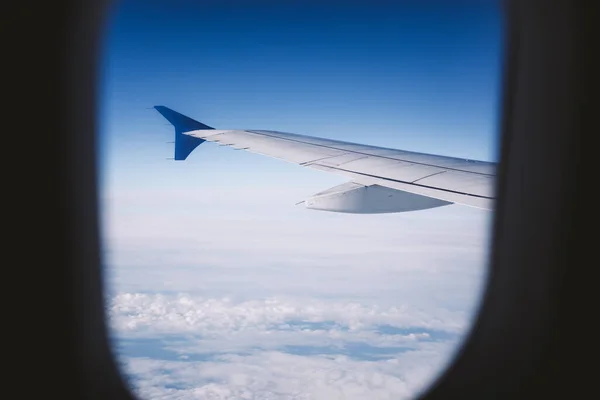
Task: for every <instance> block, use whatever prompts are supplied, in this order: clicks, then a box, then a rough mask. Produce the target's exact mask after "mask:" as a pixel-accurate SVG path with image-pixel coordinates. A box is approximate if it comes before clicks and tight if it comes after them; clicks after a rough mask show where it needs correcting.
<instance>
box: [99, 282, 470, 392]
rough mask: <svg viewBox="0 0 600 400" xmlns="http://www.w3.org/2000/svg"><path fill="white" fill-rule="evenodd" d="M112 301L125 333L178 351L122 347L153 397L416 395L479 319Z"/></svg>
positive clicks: (329, 306)
mask: <svg viewBox="0 0 600 400" xmlns="http://www.w3.org/2000/svg"><path fill="white" fill-rule="evenodd" d="M107 309H108V314H109V316H110V321H111V325H112V327H113V332H114V333H115V334H118V335H119V339H118V340H117V343H118V342H119V340H120V341H121V342H122V343H123V342H124V341H125V339H127V338H128V339H127V340H129V341H130V343H133V344H135V343H136V340H142V339H143V338H158V339H159V340H157V341H156V342H153V343H152V346H153V347H154V348H155V349H156V348H162V349H164V350H166V351H168V352H171V353H172V355H170V356H168V357H162V358H161V357H159V356H156V357H154V358H147V357H130V356H126V355H125V354H126V353H127V349H126V346H125V348H123V347H118V348H119V349H121V350H120V351H122V352H123V353H124V354H122V356H121V359H122V361H123V362H124V367H123V368H124V371H126V372H127V373H128V375H129V376H131V377H133V382H134V387H135V390H136V392H137V393H139V394H141V396H142V397H143V398H153V399H154V398H165V399H167V398H168V399H239V398H251V399H271V398H277V399H279V398H284V399H287V398H298V399H337V398H340V399H341V398H344V399H354V398H356V399H359V398H373V399H387V398H408V397H411V396H412V395H414V394H415V393H416V391H418V390H420V389H421V388H423V387H424V386H425V385H426V384H427V383H428V382H429V381H430V380H431V379H432V378H433V377H434V376H435V375H437V374H438V373H439V372H440V371H441V370H442V368H443V367H444V365H445V364H446V363H447V362H448V360H449V359H450V358H451V356H452V354H453V351H455V350H456V344H457V343H459V342H460V334H461V333H462V332H463V331H464V328H465V325H466V324H467V323H468V322H469V321H468V320H467V319H466V318H467V316H466V315H465V314H464V313H458V312H449V311H447V310H443V309H440V310H438V312H437V313H434V314H429V313H424V312H422V311H421V310H418V309H415V308H413V307H411V306H409V305H399V306H392V307H381V306H377V305H371V306H366V305H363V304H360V303H357V302H354V303H345V302H336V301H332V300H321V299H313V300H308V301H307V300H304V299H293V298H287V299H276V298H273V299H264V300H250V301H241V302H235V301H233V300H231V299H210V298H208V299H207V298H202V297H195V296H192V295H188V294H178V295H161V294H140V293H137V294H136V293H123V294H120V295H117V296H115V297H114V298H112V301H111V302H109V304H108V307H107ZM165 358H167V359H165ZM199 359H200V360H201V361H198V360H199Z"/></svg>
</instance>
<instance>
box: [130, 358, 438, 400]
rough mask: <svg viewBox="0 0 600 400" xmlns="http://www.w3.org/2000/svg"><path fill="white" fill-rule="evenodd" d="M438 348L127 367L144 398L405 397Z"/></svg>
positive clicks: (421, 382)
mask: <svg viewBox="0 0 600 400" xmlns="http://www.w3.org/2000/svg"><path fill="white" fill-rule="evenodd" d="M440 351H441V350H437V351H429V352H426V351H420V352H412V353H405V354H403V355H402V357H398V358H394V359H390V360H382V361H375V362H364V361H355V360H352V359H350V358H348V357H344V356H331V357H322V356H321V357H320V356H313V357H304V356H298V355H291V354H285V353H282V352H276V351H258V352H254V353H252V354H249V355H227V356H223V357H220V358H219V359H216V360H211V361H205V362H181V361H159V360H151V359H143V358H139V359H131V360H129V362H128V363H127V366H126V369H127V370H128V371H130V373H132V374H133V375H134V376H135V377H136V378H135V380H134V381H133V382H132V383H133V385H134V387H135V390H136V392H137V393H139V394H140V395H141V396H142V397H143V398H153V399H328V400H329V399H332V400H334V399H366V398H368V399H407V398H411V397H412V396H414V395H415V393H418V392H419V391H420V390H422V389H423V388H424V387H425V386H426V384H427V383H428V381H429V380H430V379H431V378H432V375H434V374H436V373H437V370H438V369H439V361H440V360H439V355H438V353H439V352H440Z"/></svg>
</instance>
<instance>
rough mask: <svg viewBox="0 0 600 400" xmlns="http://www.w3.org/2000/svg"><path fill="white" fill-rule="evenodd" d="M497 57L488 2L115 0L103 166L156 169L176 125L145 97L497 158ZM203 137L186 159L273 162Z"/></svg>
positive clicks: (268, 124) (241, 121) (188, 108)
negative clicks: (169, 123)
mask: <svg viewBox="0 0 600 400" xmlns="http://www.w3.org/2000/svg"><path fill="white" fill-rule="evenodd" d="M501 56H502V19H501V12H500V9H499V6H498V4H497V2H496V1H486V0H479V1H458V2H450V1H412V2H401V1H378V2H356V1H344V2H339V1H336V2H331V1H330V2H326V1H223V0H214V1H178V0H173V1H164V2H158V1H147V0H145V1H137V0H136V1H124V2H116V4H115V6H114V7H113V11H112V13H111V17H110V18H109V20H108V21H107V30H106V36H105V43H104V49H103V65H102V76H101V96H102V97H101V101H100V111H101V123H100V132H101V135H100V144H101V150H102V153H101V154H102V170H103V171H104V172H107V171H111V170H114V171H115V173H114V174H113V175H112V176H114V177H115V179H116V177H117V175H116V174H118V177H119V179H122V183H123V184H128V183H127V182H128V181H129V183H136V184H139V183H140V179H141V180H142V181H145V179H143V178H144V176H148V175H152V174H155V176H161V175H160V173H161V171H163V167H164V166H165V165H167V163H168V161H167V160H166V158H167V157H172V156H173V155H172V153H173V151H172V146H173V145H172V144H166V142H167V141H170V140H172V129H171V127H170V126H167V125H166V121H164V120H163V119H162V118H161V117H160V115H159V114H158V113H157V112H156V111H154V110H151V109H148V108H149V107H152V106H154V105H166V106H168V107H171V108H173V109H175V110H177V111H180V112H181V113H183V114H186V115H189V116H190V117H192V118H195V119H198V120H200V121H202V122H204V123H206V124H208V125H210V126H213V127H215V128H217V129H227V128H241V129H244V128H247V129H269V130H280V131H287V132H294V133H301V134H307V135H315V136H322V137H330V138H335V139H342V140H347V141H354V142H359V143H365V144H373V145H381V146H385V147H394V148H400V149H405V150H415V151H422V152H429V153H437V154H447V155H454V156H459V157H466V158H475V159H480V160H494V159H495V157H496V151H497V146H496V135H497V121H498V114H499V112H498V111H499V104H500V101H499V100H500V93H499V85H500V78H501ZM206 147H208V145H203V146H201V147H199V148H198V149H197V150H195V152H194V153H193V154H192V155H191V156H190V159H189V160H188V161H189V162H191V163H195V162H199V161H197V160H199V159H200V158H204V162H203V163H201V164H197V165H207V163H209V162H210V157H211V155H210V154H213V155H212V157H217V156H218V157H219V159H220V160H225V159H226V160H227V161H228V164H227V165H229V166H230V168H229V169H230V170H231V171H234V170H235V165H236V163H242V164H243V165H244V166H245V167H247V166H248V164H247V163H248V162H251V163H253V168H256V169H258V170H260V169H261V168H263V169H273V168H278V166H280V165H281V164H280V162H279V161H274V162H271V161H263V160H259V158H262V157H261V156H257V155H252V156H250V158H248V156H246V155H240V153H241V152H232V151H230V150H229V151H221V150H222V149H215V147H216V146H212V145H211V148H206ZM215 151H216V153H214V152H215ZM205 157H209V158H208V159H206V158H205ZM188 161H186V162H188ZM276 166H277V167H276ZM167 168H169V167H167ZM195 168H197V167H196V166H194V167H193V168H192V169H195ZM281 168H284V169H285V168H290V167H289V166H281ZM142 170H143V171H144V173H141V172H140V171H142ZM189 170H190V168H189V167H188V169H186V170H185V171H189ZM135 171H138V172H135ZM149 171H153V172H152V173H149ZM182 171H183V170H182ZM290 171H295V170H293V169H290ZM194 172H195V173H198V171H197V169H196V170H195V171H194ZM108 173H109V174H110V172H108ZM212 173H213V174H214V173H216V174H218V173H219V172H218V171H212ZM223 173H225V172H223ZM186 174H187V172H181V174H179V176H181V179H182V180H183V179H188V178H189V177H190V176H191V175H186ZM267 176H268V175H267ZM301 176H302V175H301V173H300V174H299V175H298V176H296V177H295V178H296V179H300V177H301ZM311 177H312V175H311ZM228 178H229V177H228ZM165 179H167V178H166V177H165ZM311 179H312V178H311Z"/></svg>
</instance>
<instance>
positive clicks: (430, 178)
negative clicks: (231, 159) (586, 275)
mask: <svg viewBox="0 0 600 400" xmlns="http://www.w3.org/2000/svg"><path fill="white" fill-rule="evenodd" d="M155 108H156V110H157V111H159V112H160V113H161V114H162V115H163V116H164V117H165V118H166V119H167V120H169V122H171V123H172V124H173V125H174V126H175V159H177V160H184V159H185V158H186V157H187V155H189V153H191V151H192V150H193V149H194V148H196V147H197V146H198V145H199V144H201V143H203V142H204V141H208V142H215V143H218V144H220V145H227V146H230V147H232V148H233V149H237V150H246V151H248V152H252V153H257V154H262V155H265V156H269V157H273V158H277V159H281V160H284V161H288V162H291V163H295V164H298V165H301V166H304V167H309V168H315V169H320V170H323V171H327V172H332V173H335V174H339V175H343V176H346V177H348V178H350V182H348V183H346V184H343V185H340V186H336V187H334V188H331V189H329V190H326V191H323V192H320V193H317V194H316V195H314V196H313V197H311V198H309V199H307V200H306V201H305V202H304V203H305V204H306V206H307V207H308V208H313V209H319V210H326V211H337V212H350V213H387V212H403V211H415V210H421V209H426V208H432V207H439V206H444V205H448V204H452V203H456V204H462V205H466V206H471V207H477V208H483V209H487V210H491V209H492V208H493V204H494V193H493V192H494V182H495V176H496V164H495V163H491V162H484V161H475V160H466V159H461V158H455V157H448V156H441V155H432V154H423V153H416V152H411V151H405V150H397V149H389V148H384V147H376V146H369V145H362V144H357V143H350V142H343V141H339V140H332V139H325V138H317V137H311V136H304V135H298V134H293V133H285V132H277V131H269V130H237V129H236V130H217V129H213V128H211V127H209V126H207V125H204V124H202V123H200V122H198V121H195V120H193V119H191V118H188V117H186V116H184V115H182V114H179V113H177V112H175V111H173V110H171V109H169V108H166V107H163V106H156V107H155Z"/></svg>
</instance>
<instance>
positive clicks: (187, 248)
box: [103, 187, 491, 399]
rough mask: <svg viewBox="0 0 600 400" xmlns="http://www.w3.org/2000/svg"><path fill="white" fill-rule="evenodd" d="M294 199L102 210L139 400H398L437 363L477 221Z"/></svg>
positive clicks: (125, 200)
mask: <svg viewBox="0 0 600 400" xmlns="http://www.w3.org/2000/svg"><path fill="white" fill-rule="evenodd" d="M304 189H305V188H304ZM304 189H302V188H291V187H286V189H285V190H282V191H274V190H272V189H271V191H252V190H248V189H240V190H237V189H236V190H233V189H231V188H229V189H225V188H218V187H217V188H214V190H212V191H211V193H210V194H209V195H208V198H206V197H205V196H206V195H205V194H203V193H201V192H200V191H198V190H195V189H192V190H187V191H186V190H182V192H181V193H179V195H174V194H173V193H169V195H168V197H165V195H164V193H163V194H160V191H158V192H157V193H154V194H153V193H151V192H148V191H131V192H125V191H119V192H118V194H116V195H114V196H113V197H110V196H109V197H107V198H106V199H105V208H104V210H105V212H104V214H103V217H104V224H103V231H104V243H105V264H106V266H107V268H106V272H107V274H106V282H107V286H108V289H109V290H108V293H107V314H108V315H109V317H110V322H111V327H112V333H113V334H114V336H115V337H116V342H115V343H116V346H117V354H118V356H119V359H120V361H121V362H123V363H124V364H125V370H126V371H128V373H129V374H130V375H131V376H132V377H133V378H134V379H135V381H136V382H137V383H136V393H138V394H139V395H140V396H141V397H142V398H147V399H150V398H169V399H179V398H180V399H228V398H235V399H240V398H242V399H243V398H252V399H275V398H276V399H280V398H284V399H285V398H290V399H291V398H297V399H336V398H345V399H352V398H373V399H378V398H381V399H386V398H409V397H412V396H414V394H415V393H416V392H418V391H419V390H420V389H421V388H423V387H424V386H425V385H427V383H428V382H430V381H431V380H432V379H433V377H435V375H437V374H438V373H439V372H440V371H441V370H442V369H443V367H444V365H445V364H446V363H447V362H448V361H449V360H450V359H451V356H452V354H453V352H454V351H456V350H457V345H458V344H459V343H460V341H461V339H462V337H463V334H464V333H465V331H466V329H467V328H468V326H469V324H470V321H471V319H472V315H473V312H474V310H475V309H476V307H477V305H478V301H479V296H480V292H481V288H482V283H483V279H484V277H485V260H486V256H487V247H486V245H487V238H488V234H489V232H488V231H487V228H488V224H489V217H490V216H491V214H490V213H487V212H484V211H479V210H473V209H468V208H463V207H459V206H450V207H444V208H440V209H434V210H427V211H421V212H415V213H408V214H385V215H369V216H364V215H346V214H335V213H324V212H317V211H309V210H306V209H302V208H300V207H294V206H293V205H292V204H293V203H294V202H295V201H298V200H301V199H302V197H301V196H299V195H300V194H301V193H300V192H301V191H302V190H304ZM242 195H243V196H244V197H243V201H242V202H240V201H239V200H240V196H242ZM165 203H168V206H165Z"/></svg>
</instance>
